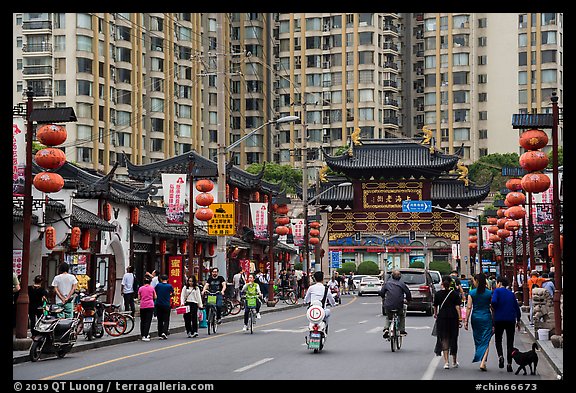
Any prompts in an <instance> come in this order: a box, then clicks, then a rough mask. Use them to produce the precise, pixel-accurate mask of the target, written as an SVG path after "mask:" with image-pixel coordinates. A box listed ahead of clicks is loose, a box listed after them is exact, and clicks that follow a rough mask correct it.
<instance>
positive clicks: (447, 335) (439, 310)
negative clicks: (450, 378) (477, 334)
mask: <svg viewBox="0 0 576 393" xmlns="http://www.w3.org/2000/svg"><path fill="white" fill-rule="evenodd" d="M451 282H452V279H451V278H450V276H443V277H442V289H441V290H440V291H438V292H437V293H436V296H434V318H435V319H436V321H435V322H434V329H433V332H432V335H435V336H436V346H435V347H434V353H435V354H436V356H440V355H441V354H442V355H443V356H444V368H445V369H448V368H450V364H449V358H450V355H452V367H453V368H457V367H458V366H459V364H458V360H457V356H458V333H459V330H460V326H461V324H462V317H461V313H460V302H461V300H462V299H461V298H460V295H459V294H458V293H456V292H455V291H454V290H453V289H450V283H451Z"/></svg>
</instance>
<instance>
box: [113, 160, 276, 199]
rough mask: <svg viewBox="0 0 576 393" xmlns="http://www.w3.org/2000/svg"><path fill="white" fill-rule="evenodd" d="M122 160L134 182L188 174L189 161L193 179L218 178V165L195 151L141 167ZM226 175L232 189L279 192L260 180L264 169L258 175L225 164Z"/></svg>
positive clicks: (274, 185) (273, 186) (271, 184)
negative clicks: (175, 174) (192, 163)
mask: <svg viewBox="0 0 576 393" xmlns="http://www.w3.org/2000/svg"><path fill="white" fill-rule="evenodd" d="M124 158H125V160H126V166H127V169H128V176H129V177H130V178H131V179H135V180H147V181H154V180H159V179H160V178H161V175H162V173H188V172H189V164H190V160H193V161H194V169H193V175H194V177H195V178H209V179H212V180H216V179H217V177H218V164H217V163H216V162H214V161H212V160H209V159H207V158H206V157H203V156H201V155H200V154H198V153H196V152H195V151H189V152H187V153H184V154H180V155H178V156H175V157H171V158H167V159H164V160H160V161H156V162H153V163H150V164H143V165H136V164H133V163H131V162H130V160H129V159H128V156H126V155H125V157H124ZM226 175H227V182H228V184H230V185H231V186H233V187H238V188H242V189H247V190H262V191H265V192H270V193H272V194H277V193H279V192H280V185H279V184H274V183H270V182H267V181H265V180H263V179H262V177H263V176H264V167H263V168H262V171H261V172H260V173H257V174H253V173H250V172H247V171H244V170H242V169H240V168H238V167H236V166H234V165H232V163H227V164H226Z"/></svg>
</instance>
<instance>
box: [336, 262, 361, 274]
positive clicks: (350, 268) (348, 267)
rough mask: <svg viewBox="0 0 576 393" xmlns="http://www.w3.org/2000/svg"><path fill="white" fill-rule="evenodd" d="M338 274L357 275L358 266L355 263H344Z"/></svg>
mask: <svg viewBox="0 0 576 393" xmlns="http://www.w3.org/2000/svg"><path fill="white" fill-rule="evenodd" d="M336 271H337V272H338V274H350V272H352V273H353V274H356V264H355V263H354V262H344V263H343V264H342V267H341V268H338V269H336Z"/></svg>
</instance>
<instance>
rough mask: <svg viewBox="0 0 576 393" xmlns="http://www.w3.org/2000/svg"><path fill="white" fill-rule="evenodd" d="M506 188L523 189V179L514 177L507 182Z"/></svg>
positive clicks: (511, 189)
mask: <svg viewBox="0 0 576 393" xmlns="http://www.w3.org/2000/svg"><path fill="white" fill-rule="evenodd" d="M506 188H507V189H509V190H510V191H520V190H522V179H518V178H513V179H510V180H508V181H507V182H506Z"/></svg>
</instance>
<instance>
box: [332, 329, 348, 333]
mask: <svg viewBox="0 0 576 393" xmlns="http://www.w3.org/2000/svg"><path fill="white" fill-rule="evenodd" d="M344 330H346V329H345V328H344V329H338V330H335V331H334V333H340V332H343V331H344Z"/></svg>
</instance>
